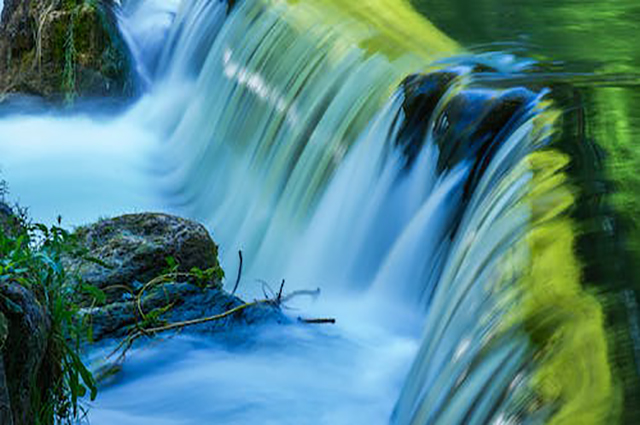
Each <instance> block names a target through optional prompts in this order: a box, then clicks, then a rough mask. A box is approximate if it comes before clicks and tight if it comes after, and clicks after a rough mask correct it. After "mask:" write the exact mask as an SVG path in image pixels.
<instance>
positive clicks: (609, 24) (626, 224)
mask: <svg viewBox="0 0 640 425" xmlns="http://www.w3.org/2000/svg"><path fill="white" fill-rule="evenodd" d="M412 3H413V4H414V6H415V7H416V8H417V9H418V10H419V11H420V12H421V13H423V14H424V15H425V16H427V17H428V18H429V19H430V20H431V21H432V22H433V23H434V24H435V25H436V26H437V27H439V28H440V29H441V30H442V31H444V32H445V33H446V34H447V35H449V36H450V37H452V38H453V39H454V40H456V41H458V42H460V43H461V44H462V45H463V46H464V47H466V48H468V49H470V50H471V51H505V50H506V51H511V52H513V53H515V54H517V55H518V56H522V57H529V58H533V59H536V60H537V61H539V62H540V66H539V67H540V68H541V70H543V72H542V73H541V74H539V75H537V76H535V77H533V78H532V77H531V76H529V77H527V78H528V79H529V82H531V80H534V79H535V84H536V85H538V86H546V87H550V88H552V90H553V97H554V100H555V101H556V102H557V103H558V104H559V106H560V107H562V108H564V109H565V114H564V117H563V132H562V136H561V140H558V144H557V146H558V147H559V148H560V149H562V150H564V151H565V152H567V153H569V154H570V155H571V158H572V164H571V166H570V169H569V170H568V172H569V174H570V176H571V178H572V182H571V183H572V185H573V186H574V187H576V188H577V190H578V191H579V192H580V199H579V201H578V203H577V205H576V207H575V211H573V215H574V218H575V219H576V220H577V221H578V223H579V227H580V229H581V236H580V240H579V243H578V246H577V247H576V250H577V252H578V257H579V258H580V261H581V262H582V263H583V268H584V274H583V276H584V277H583V278H584V280H585V283H586V284H588V285H589V286H590V287H591V288H592V290H594V291H597V292H600V293H602V294H604V295H603V296H602V299H603V300H604V302H605V307H606V310H607V323H608V331H609V338H610V344H611V349H610V354H611V360H610V361H611V364H612V367H613V368H614V370H616V371H617V376H618V379H619V380H621V381H623V383H624V387H625V395H624V398H625V409H624V413H623V417H622V418H621V423H623V424H627V423H628V424H631V423H640V385H639V383H638V382H639V378H638V374H637V371H638V370H640V350H639V348H640V347H639V345H640V335H638V332H637V329H638V327H637V323H636V325H635V327H634V325H633V324H631V322H632V321H635V322H637V320H638V318H637V317H636V316H638V311H640V310H639V309H638V304H637V300H638V298H639V297H638V294H640V1H639V0H597V1H594V0H500V1H498V0H412ZM525 80H526V79H525ZM512 83H513V84H518V83H517V82H512ZM525 84H526V82H525ZM629 289H633V290H634V291H635V293H634V292H631V291H630V290H629ZM633 298H635V300H634V299H633ZM634 353H635V354H634ZM634 357H635V360H634Z"/></svg>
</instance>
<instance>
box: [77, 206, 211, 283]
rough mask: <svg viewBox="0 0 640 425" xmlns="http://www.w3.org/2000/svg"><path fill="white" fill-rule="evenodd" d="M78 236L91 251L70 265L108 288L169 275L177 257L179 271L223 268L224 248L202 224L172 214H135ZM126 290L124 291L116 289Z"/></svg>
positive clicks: (88, 280)
mask: <svg viewBox="0 0 640 425" xmlns="http://www.w3.org/2000/svg"><path fill="white" fill-rule="evenodd" d="M75 236H76V237H77V238H78V242H79V244H80V245H81V246H82V247H83V248H85V249H86V250H87V251H88V254H87V255H86V256H85V258H86V257H90V258H92V259H95V260H97V261H85V260H83V259H82V258H67V259H66V260H65V266H66V267H67V269H69V270H72V271H74V272H76V273H77V274H79V275H80V276H81V277H82V279H83V280H84V282H86V283H88V284H90V285H93V286H95V287H97V288H100V289H104V288H107V287H110V286H114V285H124V286H126V287H129V288H130V289H133V290H136V289H139V288H140V285H141V284H142V283H146V282H147V281H149V280H151V279H153V278H154V277H157V276H159V275H161V274H163V273H164V272H165V271H166V269H167V258H169V257H172V258H173V259H175V261H176V263H177V265H178V271H182V272H188V271H189V270H191V269H192V268H193V267H197V268H200V269H202V270H206V269H209V268H213V267H219V264H218V247H217V246H216V244H215V243H214V242H213V240H212V239H211V236H209V233H208V232H207V229H205V228H204V226H202V225H201V224H198V223H195V222H193V221H190V220H185V219H183V218H179V217H175V216H171V215H167V214H152V213H146V214H129V215H123V216H120V217H116V218H112V219H107V220H101V221H100V222H98V223H96V224H93V225H89V226H85V227H81V228H79V229H77V230H76V232H75ZM114 293H116V294H120V295H121V294H122V293H123V292H122V291H117V290H116V291H114Z"/></svg>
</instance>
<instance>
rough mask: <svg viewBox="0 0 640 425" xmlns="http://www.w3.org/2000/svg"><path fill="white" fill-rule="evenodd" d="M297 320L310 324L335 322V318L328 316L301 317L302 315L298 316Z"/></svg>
mask: <svg viewBox="0 0 640 425" xmlns="http://www.w3.org/2000/svg"><path fill="white" fill-rule="evenodd" d="M298 322H302V323H307V324H311V325H320V324H325V323H330V324H335V323H336V319H334V318H328V319H303V318H302V317H298Z"/></svg>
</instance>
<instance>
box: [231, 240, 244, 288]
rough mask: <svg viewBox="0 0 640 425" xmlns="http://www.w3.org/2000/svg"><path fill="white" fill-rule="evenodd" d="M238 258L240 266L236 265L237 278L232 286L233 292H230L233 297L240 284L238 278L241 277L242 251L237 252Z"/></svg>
mask: <svg viewBox="0 0 640 425" xmlns="http://www.w3.org/2000/svg"><path fill="white" fill-rule="evenodd" d="M238 257H240V264H239V265H238V277H237V278H236V284H235V285H233V291H231V295H234V294H235V293H236V291H237V290H238V285H239V284H240V277H241V276H242V250H239V251H238Z"/></svg>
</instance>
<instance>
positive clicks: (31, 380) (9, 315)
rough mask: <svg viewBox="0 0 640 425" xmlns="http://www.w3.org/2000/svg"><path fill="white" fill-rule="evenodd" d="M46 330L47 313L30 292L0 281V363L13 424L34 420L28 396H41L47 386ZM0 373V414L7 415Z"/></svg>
mask: <svg viewBox="0 0 640 425" xmlns="http://www.w3.org/2000/svg"><path fill="white" fill-rule="evenodd" d="M50 329H51V321H50V318H49V315H48V313H47V311H46V309H45V308H44V307H43V306H42V305H40V303H39V302H38V301H37V299H36V298H35V296H34V294H33V293H31V292H30V291H29V290H27V289H26V288H25V287H23V286H21V285H19V284H16V283H2V284H0V341H3V342H1V343H0V346H1V347H2V350H1V352H2V356H1V357H2V359H0V362H2V364H3V368H2V372H3V373H2V374H4V375H5V376H4V378H5V381H6V383H7V386H6V388H7V389H8V391H7V392H8V395H9V398H10V400H11V401H10V405H11V411H12V414H13V423H14V424H15V425H32V424H33V423H34V418H35V414H36V412H33V403H32V400H33V399H32V397H33V395H34V394H37V393H41V396H42V397H43V398H44V392H45V391H47V390H48V388H49V386H48V384H47V383H46V379H47V377H48V376H49V375H50V374H49V372H48V371H47V368H48V366H47V365H46V361H45V354H46V352H47V345H48V341H49V335H50ZM2 374H0V417H2V414H4V415H5V417H7V416H8V414H7V411H6V407H7V406H6V399H5V397H6V393H5V394H3V389H2V384H1V381H2V376H1V375H2ZM43 381H45V382H43ZM3 409H4V410H3ZM2 423H3V424H4V423H5V422H2Z"/></svg>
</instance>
